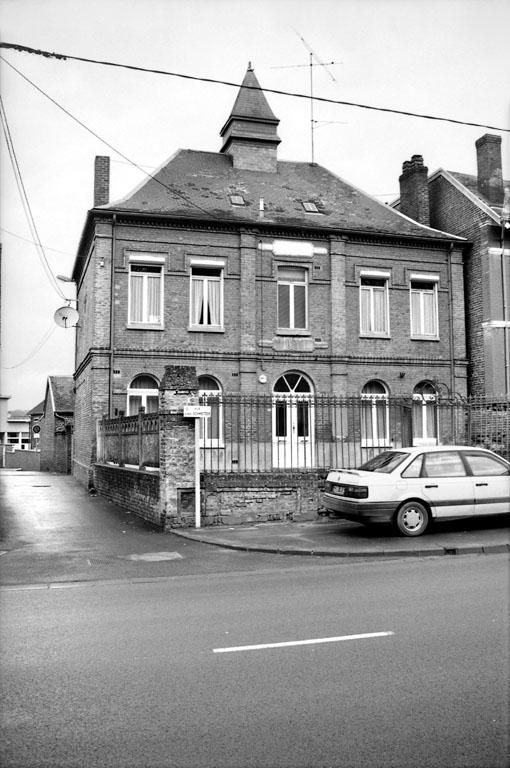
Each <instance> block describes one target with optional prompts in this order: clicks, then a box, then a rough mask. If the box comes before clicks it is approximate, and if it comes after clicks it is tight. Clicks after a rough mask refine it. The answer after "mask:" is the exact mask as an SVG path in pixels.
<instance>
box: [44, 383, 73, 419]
mask: <svg viewBox="0 0 510 768" xmlns="http://www.w3.org/2000/svg"><path fill="white" fill-rule="evenodd" d="M48 387H51V392H52V394H53V406H54V409H55V411H56V412H57V413H74V391H73V390H74V380H73V377H72V376H48Z"/></svg>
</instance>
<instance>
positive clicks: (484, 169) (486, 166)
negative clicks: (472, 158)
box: [475, 133, 504, 205]
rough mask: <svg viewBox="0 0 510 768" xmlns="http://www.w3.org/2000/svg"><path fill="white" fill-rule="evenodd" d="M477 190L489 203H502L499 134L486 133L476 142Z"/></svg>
mask: <svg viewBox="0 0 510 768" xmlns="http://www.w3.org/2000/svg"><path fill="white" fill-rule="evenodd" d="M475 146H476V163H477V166H478V191H479V192H480V194H481V195H483V196H484V197H485V198H486V199H487V200H488V201H489V203H491V205H502V203H503V196H504V190H503V172H502V170H501V136H495V135H494V134H493V133H486V134H485V135H484V136H481V137H480V138H479V139H478V140H477V141H476V142H475Z"/></svg>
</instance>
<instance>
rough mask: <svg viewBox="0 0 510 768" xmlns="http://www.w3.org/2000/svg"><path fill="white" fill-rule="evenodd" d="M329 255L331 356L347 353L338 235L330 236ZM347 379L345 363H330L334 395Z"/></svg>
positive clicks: (342, 251) (342, 245) (342, 258)
mask: <svg viewBox="0 0 510 768" xmlns="http://www.w3.org/2000/svg"><path fill="white" fill-rule="evenodd" d="M329 242H330V246H329V248H330V257H331V303H330V307H331V309H330V311H331V355H332V356H333V358H339V357H344V356H345V355H346V354H347V317H346V310H347V307H346V295H345V293H346V292H345V244H346V241H345V240H343V239H341V238H338V237H330V240H329ZM346 381H347V368H346V365H345V363H339V362H336V363H332V365H331V391H332V393H333V394H334V395H344V394H345V387H346Z"/></svg>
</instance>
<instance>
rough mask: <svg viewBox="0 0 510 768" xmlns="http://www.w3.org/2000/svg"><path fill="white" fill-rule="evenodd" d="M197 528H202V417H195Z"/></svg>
mask: <svg viewBox="0 0 510 768" xmlns="http://www.w3.org/2000/svg"><path fill="white" fill-rule="evenodd" d="M195 528H200V416H195Z"/></svg>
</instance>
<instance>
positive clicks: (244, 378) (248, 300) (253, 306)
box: [239, 230, 263, 392]
mask: <svg viewBox="0 0 510 768" xmlns="http://www.w3.org/2000/svg"><path fill="white" fill-rule="evenodd" d="M257 246H258V239H257V237H255V235H254V234H253V233H251V232H248V231H245V230H242V231H241V235H240V256H241V299H240V301H241V305H240V314H239V324H240V335H241V339H240V341H241V362H240V369H239V388H240V390H241V392H243V391H245V392H246V391H250V390H251V391H253V390H254V389H255V388H256V374H257V363H256V361H255V360H253V359H252V357H251V355H252V354H253V353H254V352H255V351H256V349H257V342H256V339H257V338H258V336H260V322H261V320H260V318H259V316H258V312H257V279H256V274H257V267H256V264H257V258H258V248H257ZM262 289H263V284H262V282H261V283H260V290H262ZM243 353H247V355H246V357H244V356H243Z"/></svg>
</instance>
